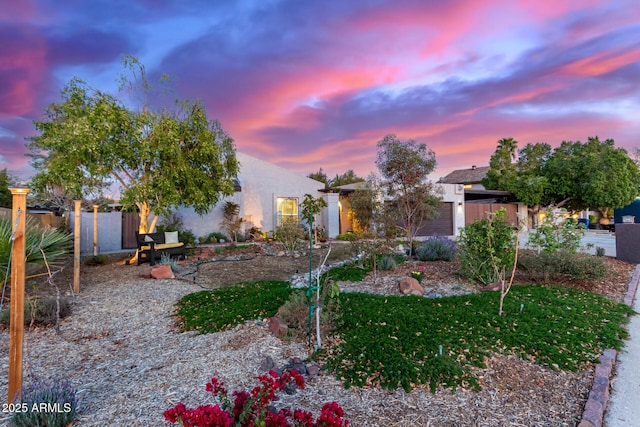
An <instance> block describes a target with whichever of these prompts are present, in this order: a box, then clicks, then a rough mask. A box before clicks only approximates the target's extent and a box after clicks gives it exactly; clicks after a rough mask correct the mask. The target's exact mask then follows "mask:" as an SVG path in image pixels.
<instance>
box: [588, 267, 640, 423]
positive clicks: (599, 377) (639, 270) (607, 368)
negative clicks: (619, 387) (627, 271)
mask: <svg viewBox="0 0 640 427" xmlns="http://www.w3.org/2000/svg"><path fill="white" fill-rule="evenodd" d="M639 280H640V265H637V266H636V269H635V270H634V272H633V275H632V276H631V280H630V281H629V285H628V286H627V293H626V294H625V296H624V303H625V304H627V305H628V306H629V307H632V306H633V300H634V298H635V295H636V291H637V289H638V281H639ZM617 356H618V352H617V351H616V350H614V349H612V348H608V349H606V350H605V351H603V352H602V354H601V355H600V357H599V359H600V363H598V364H597V365H596V372H595V375H594V377H593V385H592V386H591V392H589V398H588V399H587V403H586V404H585V405H584V410H583V411H582V420H581V421H580V423H579V424H578V427H602V426H603V423H604V412H605V411H606V409H607V404H608V403H609V392H610V390H611V374H612V372H613V367H614V366H615V364H616V358H617Z"/></svg>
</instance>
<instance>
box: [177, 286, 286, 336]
mask: <svg viewBox="0 0 640 427" xmlns="http://www.w3.org/2000/svg"><path fill="white" fill-rule="evenodd" d="M292 291H293V289H291V286H290V285H289V282H285V281H260V282H252V283H239V284H237V285H234V286H229V287H225V288H220V289H214V290H211V291H201V292H196V293H193V294H189V295H185V296H184V297H183V298H182V299H180V301H178V303H177V304H176V315H177V316H178V319H179V320H178V322H177V323H178V326H179V328H180V330H181V331H198V332H200V333H202V334H207V333H212V332H219V331H223V330H226V329H230V328H233V327H234V326H236V325H238V324H240V323H244V322H246V321H247V320H253V319H258V317H263V318H264V317H271V316H273V315H275V314H276V312H277V311H278V308H280V306H281V305H283V304H284V303H285V302H287V300H288V299H289V296H290V295H291V292H292Z"/></svg>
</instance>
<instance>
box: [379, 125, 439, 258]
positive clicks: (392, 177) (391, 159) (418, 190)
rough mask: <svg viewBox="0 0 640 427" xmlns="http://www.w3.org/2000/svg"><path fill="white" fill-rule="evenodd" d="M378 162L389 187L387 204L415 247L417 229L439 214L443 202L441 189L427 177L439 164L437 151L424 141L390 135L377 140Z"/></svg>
mask: <svg viewBox="0 0 640 427" xmlns="http://www.w3.org/2000/svg"><path fill="white" fill-rule="evenodd" d="M376 165H377V166H378V169H379V170H380V174H381V175H382V179H383V181H382V184H383V187H384V188H385V190H386V197H387V200H388V203H387V204H386V206H385V207H386V209H391V210H393V211H394V212H395V213H396V214H397V218H399V219H400V221H399V226H400V227H401V228H402V229H403V230H404V232H405V236H406V237H407V240H408V243H409V248H412V247H413V240H414V238H415V236H416V234H417V232H418V230H419V229H420V227H421V226H422V224H423V223H424V221H427V220H431V219H435V218H437V216H438V212H437V208H438V206H440V203H441V202H442V192H441V190H440V189H439V187H436V186H435V185H434V184H433V183H431V182H429V181H428V179H427V177H428V175H429V174H430V173H431V172H433V170H434V169H435V167H436V156H435V153H434V152H433V151H432V150H430V149H428V148H427V146H426V145H425V144H419V143H417V142H416V141H414V140H407V141H401V140H399V139H397V138H396V136H395V135H387V136H385V137H384V139H383V140H382V141H380V142H378V157H377V159H376Z"/></svg>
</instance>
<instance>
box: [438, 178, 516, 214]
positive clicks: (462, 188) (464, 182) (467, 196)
mask: <svg viewBox="0 0 640 427" xmlns="http://www.w3.org/2000/svg"><path fill="white" fill-rule="evenodd" d="M489 168H490V167H489V166H475V165H474V166H471V168H469V169H458V170H454V171H453V172H451V173H450V174H449V175H447V176H445V177H443V178H440V180H439V181H438V182H439V183H441V184H449V185H454V186H455V192H456V193H457V194H463V195H464V202H465V203H464V205H465V209H464V210H465V212H464V218H465V223H466V224H471V223H473V222H474V221H477V220H478V219H481V218H483V217H485V216H486V215H487V214H488V213H491V212H495V211H497V210H498V209H500V208H505V209H506V210H507V213H506V217H507V219H509V221H511V223H513V224H514V225H518V224H527V223H528V220H527V207H526V206H525V205H524V204H523V203H520V202H517V201H516V200H515V199H514V197H513V194H511V193H510V192H508V191H501V190H487V189H485V188H484V186H483V185H482V179H483V178H484V177H485V176H486V175H487V172H488V171H489Z"/></svg>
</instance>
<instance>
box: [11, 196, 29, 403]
mask: <svg viewBox="0 0 640 427" xmlns="http://www.w3.org/2000/svg"><path fill="white" fill-rule="evenodd" d="M9 190H10V191H11V194H12V196H13V213H12V216H11V224H12V226H13V227H15V228H14V230H13V234H12V240H13V251H12V254H11V305H10V312H9V314H10V320H9V386H8V388H7V403H12V402H13V401H14V399H15V398H16V396H18V397H19V396H20V395H21V394H22V350H23V344H24V342H23V338H24V271H25V268H24V265H25V261H26V259H25V258H26V255H25V230H26V226H25V224H26V219H27V193H28V192H29V189H27V188H10V189H9Z"/></svg>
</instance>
